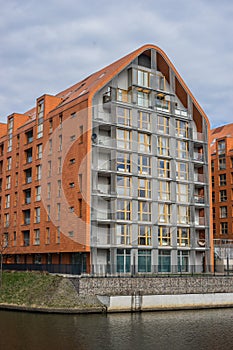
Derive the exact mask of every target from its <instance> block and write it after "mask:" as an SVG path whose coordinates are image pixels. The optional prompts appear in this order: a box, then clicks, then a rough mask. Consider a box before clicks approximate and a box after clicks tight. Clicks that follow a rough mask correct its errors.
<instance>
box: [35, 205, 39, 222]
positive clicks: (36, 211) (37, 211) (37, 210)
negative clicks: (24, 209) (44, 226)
mask: <svg viewBox="0 0 233 350" xmlns="http://www.w3.org/2000/svg"><path fill="white" fill-rule="evenodd" d="M34 222H35V223H36V224H39V223H40V207H38V208H35V221H34Z"/></svg>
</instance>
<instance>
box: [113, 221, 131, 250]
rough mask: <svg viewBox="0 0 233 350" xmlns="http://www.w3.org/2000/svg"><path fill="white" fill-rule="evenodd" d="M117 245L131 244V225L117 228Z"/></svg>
mask: <svg viewBox="0 0 233 350" xmlns="http://www.w3.org/2000/svg"><path fill="white" fill-rule="evenodd" d="M116 243H117V245H129V244H131V226H130V225H117V226H116Z"/></svg>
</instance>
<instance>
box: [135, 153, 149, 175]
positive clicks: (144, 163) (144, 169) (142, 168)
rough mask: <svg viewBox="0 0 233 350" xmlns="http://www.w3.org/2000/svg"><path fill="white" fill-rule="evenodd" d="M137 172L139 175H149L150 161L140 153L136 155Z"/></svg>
mask: <svg viewBox="0 0 233 350" xmlns="http://www.w3.org/2000/svg"><path fill="white" fill-rule="evenodd" d="M138 172H139V174H141V175H150V173H151V161H150V157H148V156H143V155H140V156H138Z"/></svg>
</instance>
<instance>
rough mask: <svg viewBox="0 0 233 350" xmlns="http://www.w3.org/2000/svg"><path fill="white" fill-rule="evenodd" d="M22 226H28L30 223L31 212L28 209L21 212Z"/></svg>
mask: <svg viewBox="0 0 233 350" xmlns="http://www.w3.org/2000/svg"><path fill="white" fill-rule="evenodd" d="M23 219H24V225H30V222H31V211H30V209H27V210H23Z"/></svg>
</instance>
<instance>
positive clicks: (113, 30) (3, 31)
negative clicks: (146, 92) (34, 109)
mask: <svg viewBox="0 0 233 350" xmlns="http://www.w3.org/2000/svg"><path fill="white" fill-rule="evenodd" d="M1 7H2V8H1V14H0V17H1V18H0V45H1V56H0V81H1V83H2V84H1V86H0V106H1V107H0V115H2V117H3V118H5V117H6V116H7V115H9V114H11V113H12V112H14V111H16V112H17V111H18V112H24V111H25V110H27V109H29V108H30V107H31V106H33V105H34V102H35V99H36V98H37V97H39V96H40V95H42V94H44V93H51V94H56V93H57V92H59V91H60V90H62V89H65V88H67V87H68V86H69V85H72V84H73V83H75V82H77V81H79V80H81V79H83V78H84V77H85V76H87V75H89V74H91V73H93V72H94V71H96V70H98V69H100V68H102V67H103V66H105V65H107V64H109V63H111V62H113V61H114V60H116V59H118V58H120V57H121V56H123V55H125V54H127V53H128V52H130V51H132V50H135V49H136V48H137V47H140V46H141V45H143V44H145V43H154V44H156V45H158V46H160V47H161V48H162V49H163V50H164V51H165V52H166V54H167V55H168V56H169V58H170V59H171V61H172V62H173V63H174V65H175V66H176V68H177V70H178V71H179V73H180V74H181V76H182V77H183V79H184V80H185V82H186V83H187V85H188V86H189V87H190V89H191V91H192V92H193V94H194V96H195V97H196V98H197V100H198V102H199V103H200V104H201V106H202V107H203V109H204V110H205V111H206V113H207V114H208V116H209V118H210V121H211V124H212V125H217V124H219V123H225V122H230V121H231V116H230V111H231V107H232V102H231V96H232V92H233V91H232V86H233V84H232V81H233V76H232V75H233V69H232V62H233V60H232V58H233V44H232V39H231V35H232V32H233V24H232V15H233V4H232V3H231V2H229V1H227V0H222V1H221V3H219V2H217V1H215V0H213V1H211V2H209V1H207V0H204V1H203V0H190V1H185V0H177V1H176V2H174V1H172V0H164V1H163V6H161V2H159V1H156V0H147V1H146V2H145V1H141V0H134V1H132V0H129V1H127V3H126V2H125V1H123V0H119V1H118V2H109V1H105V0H99V1H98V2H96V1H91V0H86V1H85V2H83V1H77V0H76V1H75V0H66V1H64V0H56V1H55V0H47V2H46V4H42V3H40V2H38V1H35V0H22V1H20V2H18V1H16V0H15V1H10V2H4V3H3V4H2V6H1ZM220 114H221V115H220Z"/></svg>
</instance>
